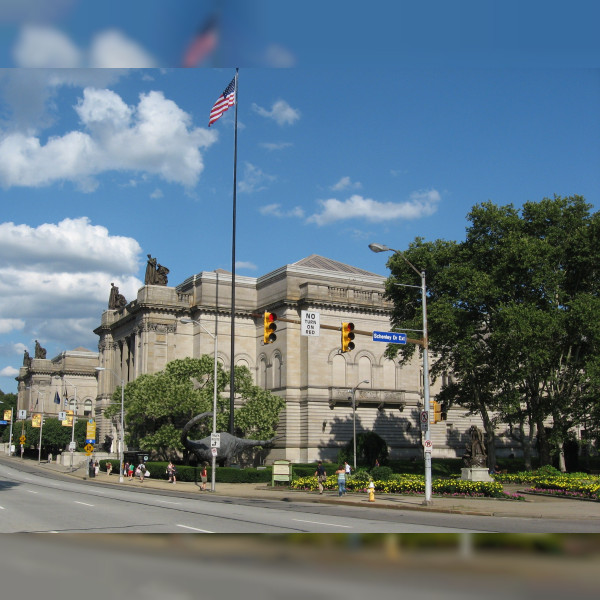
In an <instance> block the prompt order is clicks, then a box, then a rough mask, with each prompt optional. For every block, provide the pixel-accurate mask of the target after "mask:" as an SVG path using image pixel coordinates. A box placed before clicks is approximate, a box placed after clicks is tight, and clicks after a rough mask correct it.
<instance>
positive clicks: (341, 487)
mask: <svg viewBox="0 0 600 600" xmlns="http://www.w3.org/2000/svg"><path fill="white" fill-rule="evenodd" d="M335 474H336V475H337V476H338V496H341V495H342V494H345V493H346V467H345V466H344V465H340V466H339V467H338V470H337V471H336V472H335Z"/></svg>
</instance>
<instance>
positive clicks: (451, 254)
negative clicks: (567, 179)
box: [387, 196, 600, 466]
mask: <svg viewBox="0 0 600 600" xmlns="http://www.w3.org/2000/svg"><path fill="white" fill-rule="evenodd" d="M468 220H469V221H470V223H471V224H470V226H469V228H468V229H467V236H466V239H465V241H464V242H460V243H458V242H446V241H442V240H437V241H435V242H424V241H423V240H422V239H420V238H417V239H416V240H415V241H414V242H413V243H412V244H411V245H410V247H409V248H408V250H406V252H405V253H404V255H405V256H406V257H407V258H408V260H410V261H411V262H412V263H413V264H414V265H417V266H418V268H420V269H424V270H425V271H426V272H427V288H428V298H427V307H428V325H429V326H428V329H429V348H430V350H431V352H432V377H433V378H436V377H438V376H440V375H441V374H442V373H447V374H452V377H453V380H452V382H451V384H450V385H448V386H447V387H446V388H445V389H444V390H443V392H442V398H441V399H442V400H445V401H446V402H447V403H448V404H450V405H451V404H452V403H457V404H460V405H462V406H465V407H467V408H468V409H469V410H470V411H472V412H473V413H478V414H480V415H481V417H482V420H483V424H484V428H485V431H486V434H487V440H488V454H489V459H490V464H493V463H494V461H495V456H494V426H495V424H496V423H497V422H498V421H501V422H505V423H508V424H509V425H510V426H511V429H512V430H513V432H514V434H515V437H516V439H518V440H519V441H520V442H521V443H522V444H523V449H524V452H525V456H526V459H527V460H528V461H530V450H531V445H532V443H533V441H534V440H535V441H536V443H537V447H538V451H539V454H540V460H541V463H542V464H548V463H549V462H550V461H551V455H552V452H558V453H559V456H560V454H561V448H562V444H563V442H564V440H565V439H567V437H568V430H569V429H570V428H571V427H573V426H575V425H579V424H580V423H581V422H582V421H584V420H586V422H593V421H594V419H595V417H594V414H595V411H596V412H597V403H595V402H594V398H597V394H598V390H599V378H598V375H597V374H598V372H599V371H600V368H599V367H598V356H599V354H600V353H599V350H600V335H599V334H600V331H599V330H598V329H599V325H598V314H600V311H599V308H600V305H599V294H598V291H599V272H598V264H600V243H599V242H600V234H599V231H600V230H599V216H598V213H595V214H590V206H589V205H588V204H586V203H585V201H584V199H583V198H581V197H580V196H573V197H568V198H561V197H554V198H553V199H548V198H545V199H543V200H542V201H541V202H538V203H534V202H527V203H525V204H524V205H523V208H522V209H521V210H520V211H519V210H517V209H515V208H514V207H513V206H512V205H508V206H502V207H498V206H496V205H494V204H493V203H491V202H487V203H484V204H481V205H478V206H475V207H474V208H473V209H472V211H471V212H470V214H469V215H468ZM388 264H389V266H390V269H391V273H392V276H391V277H390V279H389V280H388V283H387V294H388V296H389V297H390V298H392V299H393V301H394V311H393V318H392V323H393V325H394V327H396V328H397V329H402V328H407V327H411V328H418V327H419V324H420V320H421V306H420V298H417V297H415V295H414V293H413V292H412V291H409V288H404V287H401V286H397V285H396V284H397V283H402V284H413V285H414V271H412V270H411V269H410V268H409V267H408V265H406V263H405V262H404V261H403V260H402V258H401V257H400V256H396V255H394V256H392V257H391V258H390V261H389V263H388ZM396 351H398V350H397V349H396V348H389V349H388V352H389V353H390V354H393V353H394V352H396ZM399 351H400V352H402V353H403V358H404V359H405V360H408V358H409V357H410V356H411V355H412V354H413V353H414V351H415V348H414V347H410V346H407V347H406V348H405V349H400V350H399ZM492 415H493V416H492ZM595 422H596V423H597V421H595ZM548 423H551V425H550V427H548ZM561 466H562V463H561Z"/></svg>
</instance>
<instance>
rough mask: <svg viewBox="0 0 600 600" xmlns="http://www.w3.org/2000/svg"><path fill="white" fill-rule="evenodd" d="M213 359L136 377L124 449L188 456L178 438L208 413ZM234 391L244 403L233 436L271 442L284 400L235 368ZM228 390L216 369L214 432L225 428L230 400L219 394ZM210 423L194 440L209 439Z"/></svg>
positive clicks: (128, 391)
mask: <svg viewBox="0 0 600 600" xmlns="http://www.w3.org/2000/svg"><path fill="white" fill-rule="evenodd" d="M213 375H214V362H213V358H212V357H210V356H207V355H203V356H202V357H200V358H197V359H196V358H185V359H182V360H174V361H172V362H170V363H168V364H167V366H166V367H165V369H164V371H160V372H159V373H155V374H153V375H140V376H139V377H138V378H137V379H135V380H134V381H132V382H130V383H128V384H127V385H126V386H125V393H124V403H125V419H126V425H125V430H126V431H127V437H126V441H127V444H128V445H129V446H137V447H139V448H141V449H143V450H154V451H155V452H156V453H157V454H158V455H159V456H161V457H162V458H164V459H165V460H167V459H169V458H172V456H173V454H174V453H176V452H182V453H183V454H184V456H187V452H186V450H185V449H184V448H183V446H182V444H181V441H180V435H181V430H182V429H183V426H184V425H185V424H186V423H187V422H188V421H189V420H190V419H191V418H192V417H194V416H196V415H198V414H200V413H202V412H208V411H211V412H212V407H213V390H214V387H213ZM234 377H235V390H236V393H237V395H238V397H240V399H241V400H242V401H243V403H242V405H241V406H240V408H239V409H237V410H236V413H235V425H236V428H237V430H238V431H237V433H238V434H239V435H242V436H246V437H252V438H254V439H267V438H270V437H273V435H274V434H275V428H276V426H277V421H278V417H279V412H280V410H281V409H282V408H283V406H284V400H283V399H282V398H279V397H278V396H276V395H275V394H273V393H271V392H269V391H267V390H263V389H261V388H259V387H258V386H255V385H254V384H253V383H252V375H251V373H250V371H249V370H248V369H247V368H246V367H235V372H234ZM228 385H229V373H228V372H227V371H225V370H223V368H222V366H221V365H220V364H219V363H217V428H216V429H217V431H226V430H227V428H228V425H229V396H228V395H227V397H224V396H223V395H222V392H224V391H225V388H226V387H227V386H228ZM120 403H121V390H120V388H117V390H115V393H114V395H113V402H112V404H111V406H110V407H109V408H108V409H107V410H106V411H105V413H104V414H105V416H106V417H108V418H111V417H116V416H117V415H118V414H119V413H120ZM211 431H212V420H211V419H207V421H206V422H204V423H201V424H199V426H198V427H197V428H196V430H195V434H197V435H198V437H199V438H202V437H205V436H207V435H210V432H211Z"/></svg>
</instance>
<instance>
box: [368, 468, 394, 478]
mask: <svg viewBox="0 0 600 600" xmlns="http://www.w3.org/2000/svg"><path fill="white" fill-rule="evenodd" d="M392 474H393V471H392V469H391V468H390V467H373V468H372V469H371V477H372V478H373V479H374V480H375V481H389V480H390V479H391V478H392Z"/></svg>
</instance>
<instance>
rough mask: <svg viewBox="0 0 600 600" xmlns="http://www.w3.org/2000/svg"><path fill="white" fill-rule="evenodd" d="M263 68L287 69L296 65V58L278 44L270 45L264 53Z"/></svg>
mask: <svg viewBox="0 0 600 600" xmlns="http://www.w3.org/2000/svg"><path fill="white" fill-rule="evenodd" d="M264 60H265V67H271V68H275V69H278V68H279V69H281V68H283V69H287V68H290V67H293V66H295V65H296V57H295V56H294V55H293V54H292V53H291V52H290V51H289V50H288V49H287V48H285V47H283V46H281V45H279V44H270V45H269V46H267V49H266V51H265V56H264Z"/></svg>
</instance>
